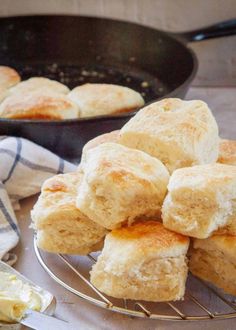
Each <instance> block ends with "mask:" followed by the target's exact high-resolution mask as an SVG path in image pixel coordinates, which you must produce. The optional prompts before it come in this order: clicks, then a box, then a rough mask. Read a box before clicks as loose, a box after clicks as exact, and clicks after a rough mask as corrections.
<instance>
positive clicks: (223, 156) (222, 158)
mask: <svg viewBox="0 0 236 330" xmlns="http://www.w3.org/2000/svg"><path fill="white" fill-rule="evenodd" d="M218 162H219V163H222V164H229V165H236V141H235V140H224V139H222V140H220V145H219V158H218Z"/></svg>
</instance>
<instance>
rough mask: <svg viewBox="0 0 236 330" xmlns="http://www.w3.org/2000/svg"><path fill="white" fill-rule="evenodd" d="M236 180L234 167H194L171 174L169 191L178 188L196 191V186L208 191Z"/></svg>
mask: <svg viewBox="0 0 236 330" xmlns="http://www.w3.org/2000/svg"><path fill="white" fill-rule="evenodd" d="M235 180H236V166H233V165H225V164H217V163H214V164H207V165H196V166H192V167H185V168H181V169H177V170H176V171H174V173H173V174H172V176H171V178H170V181H169V184H168V189H169V191H171V190H175V189H180V188H191V189H192V188H193V189H197V188H196V187H197V186H198V188H199V187H201V188H203V187H204V189H208V190H214V189H216V188H218V187H219V188H220V187H222V186H225V185H227V184H233V181H234V182H235Z"/></svg>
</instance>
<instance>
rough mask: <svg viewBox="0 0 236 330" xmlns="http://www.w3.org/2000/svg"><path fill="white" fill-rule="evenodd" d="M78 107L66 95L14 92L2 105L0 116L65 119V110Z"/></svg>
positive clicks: (0, 106)
mask: <svg viewBox="0 0 236 330" xmlns="http://www.w3.org/2000/svg"><path fill="white" fill-rule="evenodd" d="M75 107H77V106H76V105H75V104H73V103H72V102H71V101H70V100H69V99H68V98H67V97H66V96H64V95H60V94H56V93H46V92H43V93H42V92H32V93H26V94H24V95H21V94H20V93H19V94H18V93H16V94H13V95H11V96H9V97H7V98H6V99H5V100H4V101H3V102H2V103H1V105H0V117H3V118H13V119H20V118H21V119H37V118H38V119H63V114H62V112H63V111H70V110H71V109H75Z"/></svg>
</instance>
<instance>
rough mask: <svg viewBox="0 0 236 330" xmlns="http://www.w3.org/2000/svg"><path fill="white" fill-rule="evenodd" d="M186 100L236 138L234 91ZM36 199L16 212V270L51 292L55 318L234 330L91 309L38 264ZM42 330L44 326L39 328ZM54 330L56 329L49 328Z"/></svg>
mask: <svg viewBox="0 0 236 330" xmlns="http://www.w3.org/2000/svg"><path fill="white" fill-rule="evenodd" d="M186 98H187V99H202V100H205V101H207V102H208V104H209V105H210V107H211V108H212V111H213V113H214V115H215V116H216V119H217V121H218V124H219V127H220V135H221V136H222V137H225V138H232V139H236V129H235V128H236V88H226V87H225V88H202V87H201V88H191V89H190V91H189V93H188V95H187V97H186ZM35 201H36V197H32V198H28V199H27V200H24V201H23V202H22V204H21V206H22V207H21V210H20V211H19V212H17V217H18V221H19V226H20V229H21V234H22V236H21V242H20V244H19V245H18V246H17V247H16V248H15V250H14V252H15V253H16V254H17V255H18V262H17V264H16V265H15V268H16V269H17V270H19V271H20V272H21V273H22V274H24V275H25V276H27V277H28V278H29V279H31V280H33V281H34V282H36V283H37V284H39V285H40V286H42V287H44V288H45V289H48V290H49V291H51V292H52V293H53V294H54V295H55V296H56V299H57V308H56V315H57V316H58V317H60V318H62V319H65V320H68V321H70V322H71V323H72V324H73V327H74V329H75V330H77V329H78V330H80V329H86V330H87V329H89V330H90V329H91V330H92V329H94V330H95V329H96V330H100V329H104V330H105V329H107V330H108V329H109V330H116V329H117V330H118V329H119V330H126V329H129V330H134V329H135V330H141V329H142V330H143V329H145V330H151V329H158V330H164V329H165V330H166V329H168V330H172V329H174V330H180V329H181V330H187V329H191V330H195V329H201V328H202V329H204V330H205V329H206V330H210V329H214V330H221V329H222V330H233V329H236V319H235V320H226V321H204V322H203V321H202V322H197V323H196V322H194V323H193V322H192V323H190V322H186V321H184V323H183V322H168V321H156V320H155V321H154V320H148V319H134V318H130V317H128V316H124V315H119V314H116V313H113V312H110V311H108V310H104V309H101V308H99V307H96V306H93V305H91V304H89V303H87V302H86V301H83V300H81V299H79V298H78V297H76V296H75V295H73V294H72V293H69V292H67V291H66V290H65V289H64V288H62V287H60V285H59V284H57V283H55V282H54V281H53V280H52V279H51V278H50V277H49V275H48V274H46V273H45V271H44V270H43V269H42V267H41V266H40V265H39V263H38V261H37V259H36V256H35V254H34V250H33V231H32V230H31V229H29V224H30V216H29V212H30V210H31V208H32V205H33V203H34V202H35ZM40 329H42V330H43V325H42V328H40ZM52 330H56V329H52Z"/></svg>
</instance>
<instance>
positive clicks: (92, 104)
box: [68, 84, 144, 117]
mask: <svg viewBox="0 0 236 330" xmlns="http://www.w3.org/2000/svg"><path fill="white" fill-rule="evenodd" d="M68 97H69V98H70V99H71V100H72V101H73V102H75V103H77V104H78V106H79V108H80V110H81V117H91V116H100V115H110V114H118V113H125V112H129V111H132V110H136V109H137V108H139V107H141V106H143V105H144V100H143V98H142V96H141V95H140V94H139V93H138V92H136V91H134V90H132V89H130V88H128V87H124V86H118V85H112V84H85V85H82V86H78V87H76V88H74V89H73V90H72V91H71V92H70V93H69V95H68Z"/></svg>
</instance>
